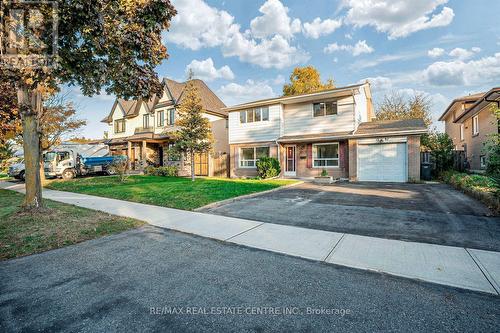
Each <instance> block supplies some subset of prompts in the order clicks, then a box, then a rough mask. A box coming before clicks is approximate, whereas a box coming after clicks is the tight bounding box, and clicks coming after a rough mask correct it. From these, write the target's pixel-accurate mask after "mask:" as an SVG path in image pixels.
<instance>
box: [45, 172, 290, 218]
mask: <svg viewBox="0 0 500 333" xmlns="http://www.w3.org/2000/svg"><path fill="white" fill-rule="evenodd" d="M295 182H296V181H294V180H281V179H279V180H278V179H273V180H257V179H226V178H197V179H196V181H194V182H192V181H191V179H189V178H181V177H158V176H130V177H129V178H128V179H127V180H126V181H125V182H123V183H120V182H119V181H118V179H117V177H94V178H80V179H73V180H70V181H62V180H56V181H53V182H51V183H50V184H48V185H47V187H48V188H51V189H54V190H61V191H69V192H78V193H85V194H92V195H97V196H102V197H108V198H115V199H121V200H128V201H134V202H141V203H146V204H152V205H157V206H164V207H171V208H179V209H185V210H193V209H195V208H198V207H201V206H205V205H207V204H209V203H212V202H215V201H220V200H224V199H229V198H233V197H237V196H240V195H245V194H249V193H255V192H261V191H266V190H270V189H273V188H276V187H280V186H284V185H288V184H292V183H295Z"/></svg>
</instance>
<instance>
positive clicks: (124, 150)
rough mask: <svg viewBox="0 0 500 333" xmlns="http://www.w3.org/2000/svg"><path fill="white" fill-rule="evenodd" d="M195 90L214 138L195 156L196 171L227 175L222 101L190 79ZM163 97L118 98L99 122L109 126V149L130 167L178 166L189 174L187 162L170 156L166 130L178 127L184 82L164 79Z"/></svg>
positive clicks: (225, 124) (171, 130)
mask: <svg viewBox="0 0 500 333" xmlns="http://www.w3.org/2000/svg"><path fill="white" fill-rule="evenodd" d="M193 82H194V85H195V86H196V88H197V89H198V92H199V95H200V98H201V104H202V105H203V109H204V110H205V112H204V116H205V117H207V118H208V119H209V120H210V125H211V127H212V134H213V137H214V140H215V144H214V149H213V151H212V152H211V153H209V154H197V155H196V156H195V173H196V175H201V176H226V175H227V163H226V162H225V161H226V160H227V158H228V156H227V154H228V152H229V145H228V141H227V140H228V139H227V136H228V129H227V113H226V112H225V111H223V110H222V108H224V107H225V105H224V103H223V102H222V101H221V100H220V99H219V98H218V97H217V96H216V95H215V94H214V93H213V92H212V91H211V90H210V88H208V87H207V85H206V84H205V83H204V82H203V81H201V80H196V79H195V80H193ZM164 84H165V91H164V93H163V96H161V97H154V98H152V99H151V100H150V101H142V100H131V101H126V100H123V99H117V100H116V101H115V103H114V104H113V107H112V108H111V111H110V113H109V115H108V116H107V117H106V118H104V119H103V120H102V122H104V123H107V124H108V125H109V130H108V139H109V140H108V141H107V144H108V145H109V147H110V151H111V152H112V154H115V155H126V156H128V158H129V161H130V164H131V165H130V167H131V169H136V170H142V169H143V168H144V167H145V166H146V165H157V166H163V165H177V166H179V168H180V174H181V175H189V174H190V161H188V160H185V159H184V158H180V159H179V158H175V157H172V156H169V154H168V148H169V146H170V145H172V144H174V141H173V139H172V138H171V135H169V133H172V132H173V131H175V130H176V129H177V128H176V126H175V125H174V124H175V119H176V117H177V111H176V108H177V106H178V105H179V104H180V103H181V102H182V98H183V92H184V88H185V86H186V83H185V82H184V83H180V82H176V81H173V80H169V79H166V80H164Z"/></svg>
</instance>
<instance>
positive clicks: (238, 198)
mask: <svg viewBox="0 0 500 333" xmlns="http://www.w3.org/2000/svg"><path fill="white" fill-rule="evenodd" d="M300 184H304V181H302V180H299V181H298V182H296V183H293V184H289V185H285V186H280V187H277V188H273V189H270V190H267V191H262V192H255V193H250V194H245V195H240V196H239V197H234V198H230V199H225V200H221V201H216V202H212V203H209V204H208V205H205V206H201V207H198V208H195V209H193V210H192V212H199V211H202V210H205V209H210V208H216V207H219V206H222V205H225V204H228V203H232V202H234V201H236V200H240V199H248V198H253V197H256V196H259V195H261V194H266V193H271V192H276V191H279V190H284V189H286V188H289V187H293V186H297V185H300Z"/></svg>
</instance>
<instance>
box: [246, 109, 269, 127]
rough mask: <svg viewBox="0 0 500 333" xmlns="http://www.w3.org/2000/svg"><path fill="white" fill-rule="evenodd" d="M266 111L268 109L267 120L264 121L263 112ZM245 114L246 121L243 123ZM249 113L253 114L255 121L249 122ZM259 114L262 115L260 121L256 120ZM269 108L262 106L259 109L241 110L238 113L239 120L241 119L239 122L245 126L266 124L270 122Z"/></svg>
mask: <svg viewBox="0 0 500 333" xmlns="http://www.w3.org/2000/svg"><path fill="white" fill-rule="evenodd" d="M264 109H267V119H266V120H263V119H262V114H263V110H264ZM242 112H244V113H245V121H244V122H242V121H241V113H242ZM248 112H252V113H253V119H254V120H253V121H250V122H249V121H248ZM257 112H258V113H259V114H260V120H255V114H256V113H257ZM269 117H270V115H269V106H260V107H257V108H252V109H246V110H241V111H239V112H238V119H239V122H240V124H241V125H245V124H253V123H261V122H264V121H269Z"/></svg>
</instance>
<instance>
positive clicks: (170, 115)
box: [165, 109, 175, 126]
mask: <svg viewBox="0 0 500 333" xmlns="http://www.w3.org/2000/svg"><path fill="white" fill-rule="evenodd" d="M165 111H167V114H166V116H167V118H166V119H165V120H166V121H165V123H166V125H167V126H174V125H175V109H167V110H165Z"/></svg>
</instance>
